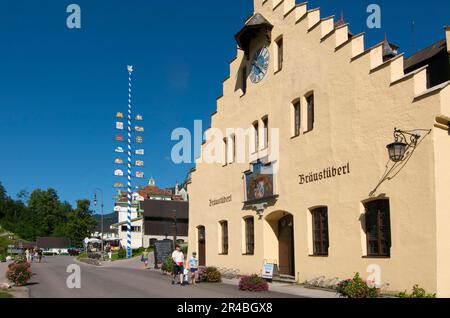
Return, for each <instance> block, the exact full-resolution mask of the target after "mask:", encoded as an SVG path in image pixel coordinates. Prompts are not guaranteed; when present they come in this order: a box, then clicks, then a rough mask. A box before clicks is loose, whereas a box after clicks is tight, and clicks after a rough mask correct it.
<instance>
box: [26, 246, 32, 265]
mask: <svg viewBox="0 0 450 318" xmlns="http://www.w3.org/2000/svg"><path fill="white" fill-rule="evenodd" d="M25 257H26V259H27V263H31V257H30V250H29V249H28V248H27V249H26V250H25Z"/></svg>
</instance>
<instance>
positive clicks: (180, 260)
mask: <svg viewBox="0 0 450 318" xmlns="http://www.w3.org/2000/svg"><path fill="white" fill-rule="evenodd" d="M172 259H173V262H174V265H173V279H172V285H174V284H175V280H176V278H177V277H179V278H180V286H183V272H184V254H183V252H182V251H181V247H180V245H176V246H175V251H173V253H172Z"/></svg>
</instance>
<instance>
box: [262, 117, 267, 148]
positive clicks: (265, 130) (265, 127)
mask: <svg viewBox="0 0 450 318" xmlns="http://www.w3.org/2000/svg"><path fill="white" fill-rule="evenodd" d="M262 122H263V126H264V149H266V148H267V147H269V118H268V117H264V118H263V120H262Z"/></svg>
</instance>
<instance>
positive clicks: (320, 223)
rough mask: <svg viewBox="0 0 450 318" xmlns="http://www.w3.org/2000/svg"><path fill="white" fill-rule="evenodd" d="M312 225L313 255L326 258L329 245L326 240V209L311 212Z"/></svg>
mask: <svg viewBox="0 0 450 318" xmlns="http://www.w3.org/2000/svg"><path fill="white" fill-rule="evenodd" d="M312 224H313V242H314V244H313V247H314V255H319V256H327V255H328V247H329V245H330V244H329V238H328V209H327V208H326V207H323V208H318V209H315V210H313V211H312Z"/></svg>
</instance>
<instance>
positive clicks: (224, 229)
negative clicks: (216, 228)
mask: <svg viewBox="0 0 450 318" xmlns="http://www.w3.org/2000/svg"><path fill="white" fill-rule="evenodd" d="M220 226H221V231H222V254H224V255H227V254H228V222H227V221H223V222H222V223H221V224H220Z"/></svg>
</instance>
